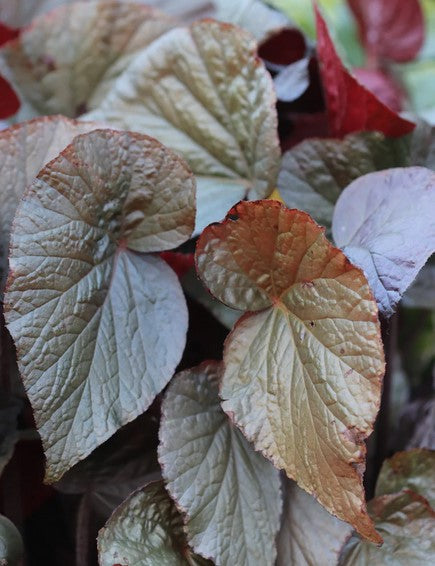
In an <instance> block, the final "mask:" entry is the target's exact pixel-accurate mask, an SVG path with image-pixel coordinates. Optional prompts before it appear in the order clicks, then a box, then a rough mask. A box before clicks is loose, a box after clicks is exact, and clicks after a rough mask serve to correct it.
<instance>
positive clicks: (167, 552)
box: [98, 482, 209, 566]
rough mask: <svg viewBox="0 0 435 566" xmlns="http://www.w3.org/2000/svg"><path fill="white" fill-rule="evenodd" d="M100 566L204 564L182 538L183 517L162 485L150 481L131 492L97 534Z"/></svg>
mask: <svg viewBox="0 0 435 566" xmlns="http://www.w3.org/2000/svg"><path fill="white" fill-rule="evenodd" d="M98 553H99V560H100V565H101V566H114V564H117V565H118V564H119V566H133V565H134V566H196V565H198V566H206V565H207V564H209V562H208V561H207V560H204V559H203V558H201V557H199V556H195V555H194V554H193V553H192V552H191V550H190V549H189V547H188V546H187V542H186V539H185V535H184V532H183V519H182V516H181V515H180V513H179V512H178V511H177V509H176V507H175V504H174V503H173V501H171V499H170V497H169V495H168V494H167V493H166V491H165V488H164V487H163V482H155V483H150V484H148V485H147V486H145V487H144V488H142V489H140V490H138V491H136V492H134V493H133V494H132V495H130V497H129V498H128V499H126V500H125V501H124V503H122V504H121V505H120V506H119V507H118V508H117V509H116V510H115V511H114V513H113V515H112V516H111V517H110V519H109V520H108V522H107V523H106V526H105V527H104V528H103V529H101V531H100V532H99V535H98Z"/></svg>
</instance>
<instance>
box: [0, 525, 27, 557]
mask: <svg viewBox="0 0 435 566" xmlns="http://www.w3.org/2000/svg"><path fill="white" fill-rule="evenodd" d="M23 554H24V546H23V540H22V538H21V535H20V532H19V531H18V529H17V527H16V526H15V525H14V524H13V523H12V521H10V520H9V519H8V518H7V517H4V516H3V515H0V564H4V565H5V566H19V565H20V564H21V559H22V558H23Z"/></svg>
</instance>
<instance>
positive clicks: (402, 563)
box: [339, 490, 435, 566]
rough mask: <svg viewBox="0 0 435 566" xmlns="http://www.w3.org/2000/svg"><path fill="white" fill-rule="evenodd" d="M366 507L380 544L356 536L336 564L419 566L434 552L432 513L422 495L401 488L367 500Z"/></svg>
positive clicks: (348, 543)
mask: <svg viewBox="0 0 435 566" xmlns="http://www.w3.org/2000/svg"><path fill="white" fill-rule="evenodd" d="M368 508H369V511H370V513H371V515H372V516H373V520H374V521H375V524H376V528H377V529H378V530H379V532H380V533H381V534H382V537H383V539H384V544H383V545H382V547H380V548H379V547H376V546H375V545H373V544H370V543H368V542H366V541H363V540H361V539H360V538H359V537H358V536H356V535H355V536H352V537H351V538H350V539H349V541H348V542H347V543H346V544H345V546H344V548H343V551H342V554H341V557H340V561H339V565H340V566H368V565H369V564H370V566H378V565H379V566H383V565H384V564H391V566H421V565H422V564H432V562H433V558H434V556H435V541H434V537H433V529H434V525H435V513H434V511H433V510H432V508H431V507H430V505H429V504H428V502H427V501H426V499H424V498H423V497H421V496H420V495H417V494H416V493H414V492H413V491H410V490H404V491H401V492H400V493H395V494H392V495H382V496H380V497H376V498H375V499H373V500H372V501H370V503H369V505H368Z"/></svg>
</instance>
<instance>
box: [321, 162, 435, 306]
mask: <svg viewBox="0 0 435 566" xmlns="http://www.w3.org/2000/svg"><path fill="white" fill-rule="evenodd" d="M332 233H333V236H334V240H335V242H336V244H337V245H338V246H340V248H342V249H343V251H344V253H345V254H346V255H347V256H348V257H349V259H350V260H351V261H352V262H354V263H355V264H356V265H358V266H359V267H361V268H362V269H363V270H364V272H365V274H366V276H367V279H368V280H369V282H370V285H371V287H372V289H373V293H374V295H375V297H376V300H377V301H378V305H379V309H380V311H381V312H382V313H383V314H384V315H385V316H391V315H392V314H393V312H394V310H395V307H396V304H397V303H398V301H399V300H400V297H401V296H402V294H403V293H404V292H405V291H406V289H407V288H408V287H409V285H410V284H411V283H412V281H413V280H414V279H415V277H416V275H417V273H418V272H419V270H420V269H421V268H422V267H423V265H424V264H425V263H426V261H427V259H428V257H429V256H430V255H431V254H432V253H433V252H435V173H434V172H433V171H430V170H429V169H425V168H424V167H407V168H398V169H390V170H387V171H379V172H376V173H369V174H368V175H364V176H363V177H360V178H359V179H356V180H355V181H354V182H353V183H351V184H350V185H349V186H348V187H347V188H346V189H345V190H344V191H343V192H342V194H341V195H340V198H339V199H338V201H337V204H336V206H335V210H334V216H333V221H332Z"/></svg>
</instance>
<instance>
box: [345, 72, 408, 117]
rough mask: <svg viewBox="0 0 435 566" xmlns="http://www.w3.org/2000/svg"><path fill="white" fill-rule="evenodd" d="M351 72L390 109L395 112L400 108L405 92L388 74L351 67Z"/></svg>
mask: <svg viewBox="0 0 435 566" xmlns="http://www.w3.org/2000/svg"><path fill="white" fill-rule="evenodd" d="M353 74H354V75H355V77H356V78H357V79H358V80H359V82H360V83H361V84H362V85H364V86H365V87H366V88H368V89H369V90H370V91H371V92H372V93H373V94H374V95H376V96H377V97H378V98H379V100H381V101H382V102H383V103H384V104H386V105H387V106H388V107H389V108H391V110H394V111H395V112H400V111H401V110H402V108H403V100H404V98H405V93H404V92H403V90H402V88H401V87H400V85H399V84H398V83H396V81H395V80H394V79H393V78H392V77H391V76H390V75H387V73H385V72H384V71H381V70H375V69H373V70H372V69H353Z"/></svg>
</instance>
